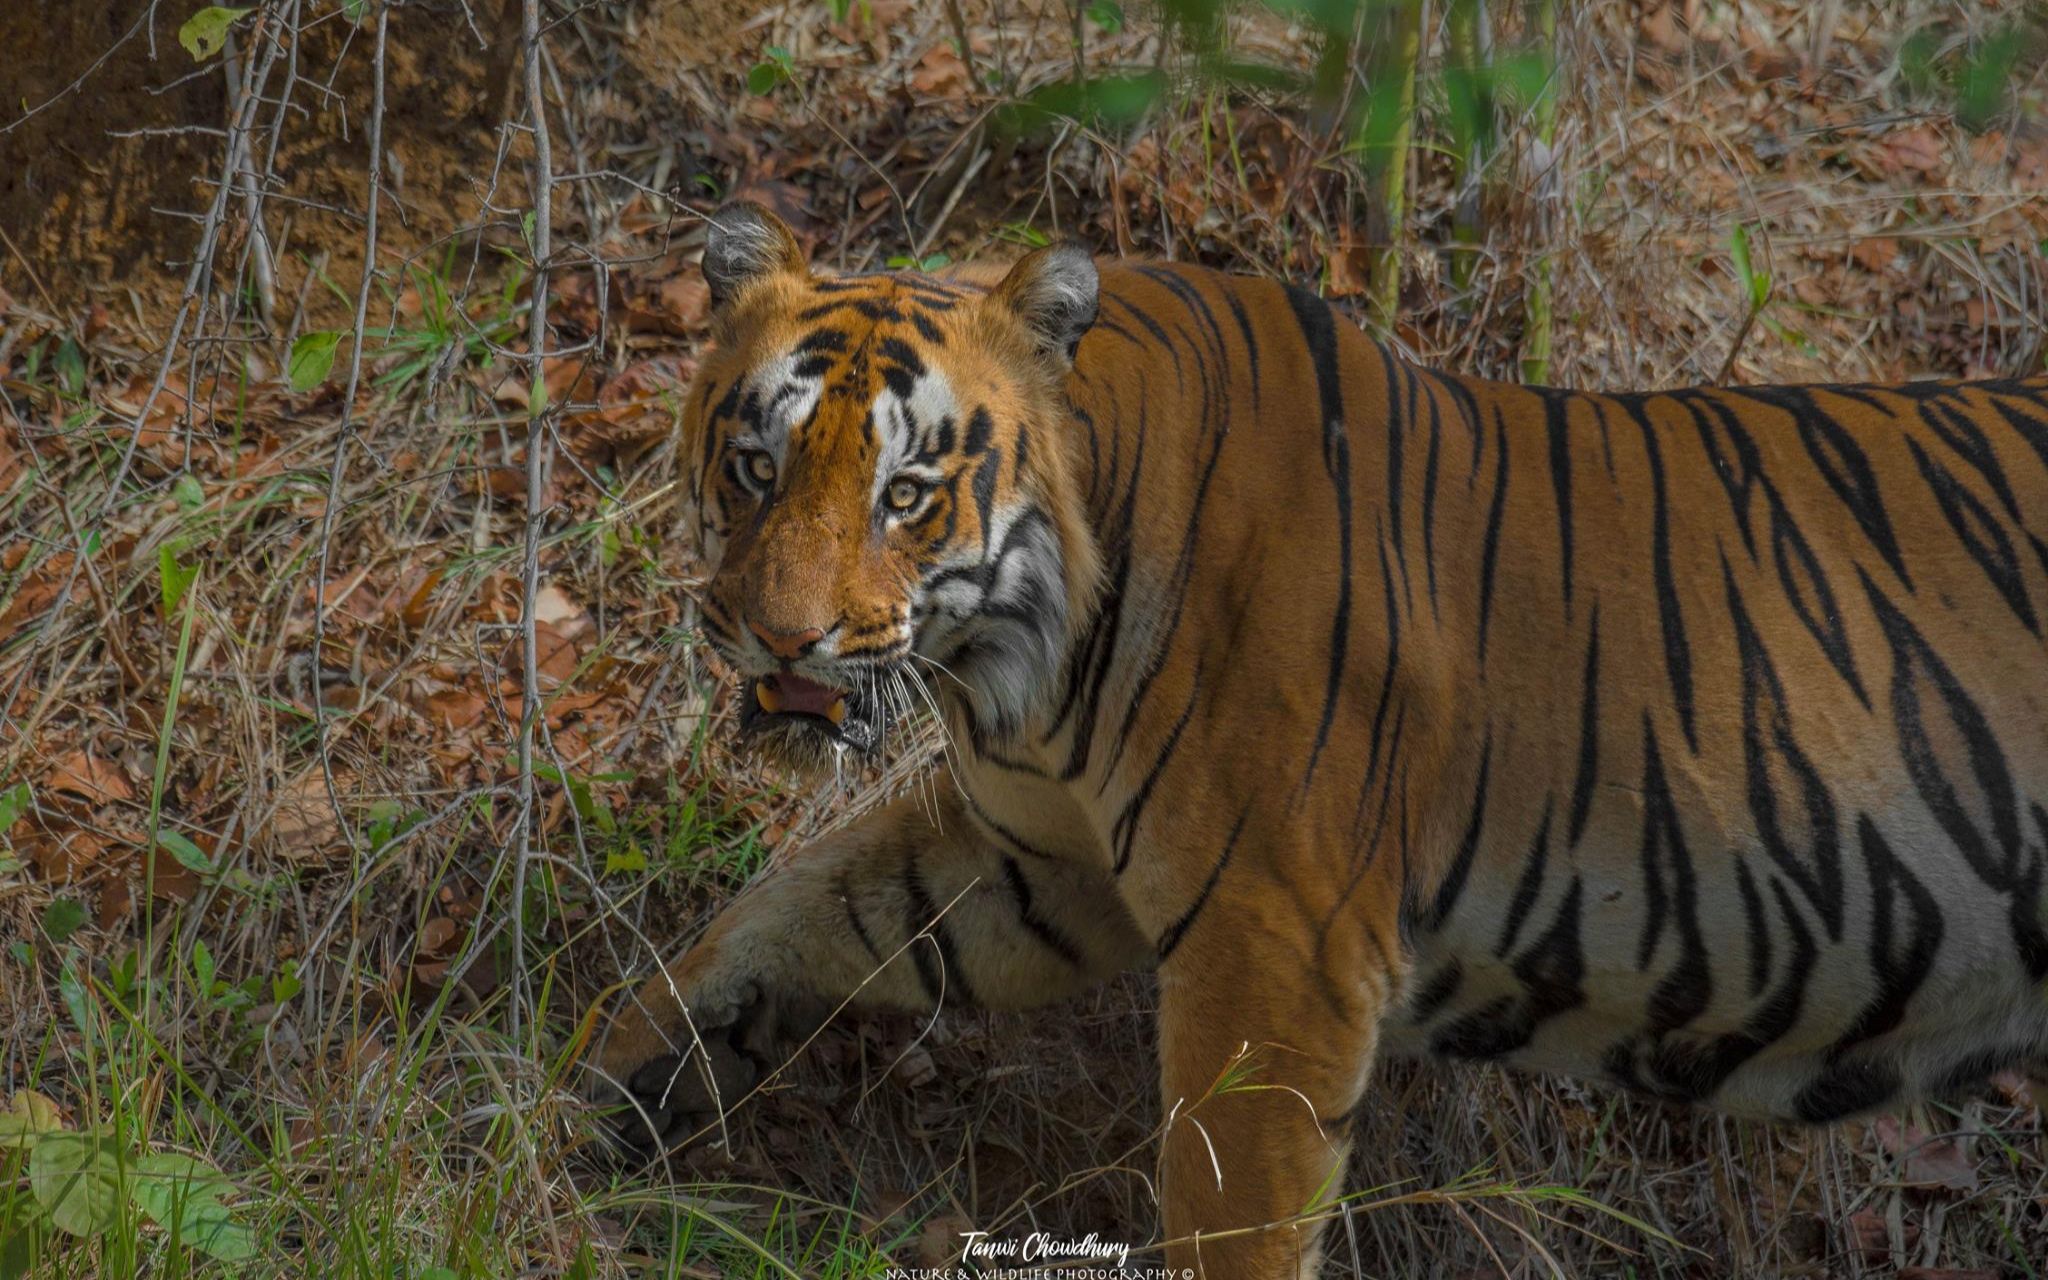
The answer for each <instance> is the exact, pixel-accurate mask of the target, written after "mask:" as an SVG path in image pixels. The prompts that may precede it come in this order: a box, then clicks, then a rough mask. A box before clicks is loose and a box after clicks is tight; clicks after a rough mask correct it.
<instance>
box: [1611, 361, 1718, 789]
mask: <svg viewBox="0 0 2048 1280" xmlns="http://www.w3.org/2000/svg"><path fill="white" fill-rule="evenodd" d="M1621 404H1622V405H1623V406H1624V407H1625V408H1626V409H1627V410H1628V411H1629V415H1630V416H1631V417H1633V418H1634V419H1635V421H1636V425H1637V426H1638V427H1639V428H1641V430H1642V435H1643V451H1644V453H1645V454H1647V455H1648V458H1649V463H1650V498H1651V514H1650V520H1651V524H1650V565H1651V572H1652V574H1653V575H1654V576H1655V578H1656V582H1657V620H1658V622H1659V623H1660V624H1661V625H1662V627H1663V631H1664V672H1665V675H1666V676H1667V677H1669V679H1670V681H1671V696H1672V701H1673V702H1674V703H1675V704H1676V706H1677V708H1678V723H1679V727H1680V728H1681V729H1683V730H1684V731H1685V744H1686V745H1687V746H1688V747H1690V748H1692V752H1693V754H1694V755H1698V754H1699V750H1700V743H1699V735H1698V731H1697V730H1696V729H1695V727H1694V724H1693V705H1692V645H1691V643H1690V642H1689V641H1688V640H1687V639H1686V636H1685V619H1684V617H1683V615H1682V614H1681V613H1680V612H1679V607H1678V580H1677V579H1676V578H1675V577H1673V576H1672V573H1671V509H1670V501H1669V499H1668V497H1667V496H1666V493H1665V486H1664V454H1663V450H1662V449H1661V448H1660V447H1659V445H1658V443H1657V427H1656V424H1655V423H1653V422H1651V421H1650V417H1649V413H1648V411H1647V410H1646V408H1645V407H1644V405H1643V404H1642V402H1641V401H1639V400H1635V399H1626V400H1622V401H1621Z"/></svg>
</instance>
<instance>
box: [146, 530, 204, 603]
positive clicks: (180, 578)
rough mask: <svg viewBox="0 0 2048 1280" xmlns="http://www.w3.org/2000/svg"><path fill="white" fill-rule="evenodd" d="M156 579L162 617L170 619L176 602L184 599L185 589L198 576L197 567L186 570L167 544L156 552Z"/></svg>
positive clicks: (173, 550) (176, 554)
mask: <svg viewBox="0 0 2048 1280" xmlns="http://www.w3.org/2000/svg"><path fill="white" fill-rule="evenodd" d="M156 567H157V577H158V580H159V583H160V585H161V586H162V588H163V602H164V616H165V617H166V618H168V617H170V616H171V615H172V614H173V613H176V612H177V611H178V602H179V601H180V600H183V599H184V598H185V591H186V588H188V587H190V586H191V585H192V580H193V579H194V578H197V577H198V576H199V566H198V565H196V564H195V565H193V566H192V567H191V568H189V569H188V568H186V567H185V566H184V565H181V564H179V563H178V553H177V551H176V550H175V549H174V548H173V547H171V546H170V545H169V544H168V543H167V544H165V545H164V546H161V547H158V548H157V552H156Z"/></svg>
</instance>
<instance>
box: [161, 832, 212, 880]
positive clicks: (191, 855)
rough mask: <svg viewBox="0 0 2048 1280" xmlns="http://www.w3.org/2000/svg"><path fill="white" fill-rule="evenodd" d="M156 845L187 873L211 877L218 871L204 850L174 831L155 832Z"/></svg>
mask: <svg viewBox="0 0 2048 1280" xmlns="http://www.w3.org/2000/svg"><path fill="white" fill-rule="evenodd" d="M156 844H157V848H159V849H164V850H168V851H169V853H170V855H171V856H172V857H173V858H176V859H177V860H178V865H180V866H182V867H184V868H185V869H186V870H187V871H196V872H198V873H199V874H200V875H212V874H213V873H214V872H215V871H217V870H219V868H218V867H216V866H214V863H213V859H212V858H209V857H207V856H206V850H204V849H202V848H200V847H199V846H198V845H196V844H193V843H192V841H191V840H190V839H189V838H187V837H185V836H182V835H180V834H178V833H177V832H175V831H159V832H157V833H156Z"/></svg>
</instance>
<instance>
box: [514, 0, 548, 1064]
mask: <svg viewBox="0 0 2048 1280" xmlns="http://www.w3.org/2000/svg"><path fill="white" fill-rule="evenodd" d="M540 5H541V0H523V5H522V9H521V30H520V40H521V42H522V45H523V48H522V56H523V57H524V59H525V63H526V118H527V125H528V127H529V128H530V129H531V130H532V132H533V236H532V239H533V291H532V299H533V301H532V304H531V308H530V310H529V311H528V313H527V361H528V365H529V367H530V368H531V370H532V375H533V381H532V384H531V385H532V388H533V389H532V391H531V392H530V393H529V395H528V396H527V402H526V403H527V419H526V555H525V561H524V566H523V568H522V571H521V573H520V602H519V644H520V661H521V665H522V671H521V676H522V681H521V683H522V684H523V685H524V688H522V689H521V690H520V695H519V748H518V759H519V766H518V767H519V778H518V783H517V786H518V796H519V808H518V812H519V832H518V835H517V836H516V837H515V839H516V841H517V845H516V850H515V852H514V855H513V858H514V861H513V864H512V1001H511V1010H510V1013H511V1017H510V1025H511V1038H512V1041H513V1043H515V1044H516V1043H518V1041H519V1038H520V1031H521V1027H522V1021H521V1019H522V1018H523V1017H524V1013H525V1004H526V974H525V967H524V966H525V943H526V933H525V919H526V874H527V869H528V867H529V865H530V864H531V863H532V861H533V858H534V853H535V847H534V837H535V834H536V832H537V830H538V828H539V823H540V813H539V806H538V805H537V804H536V803H535V786H534V776H533V742H534V729H535V726H536V724H538V722H539V720H540V708H541V699H540V640H539V637H538V634H537V632H536V628H535V622H536V619H535V617H534V605H535V602H536V601H537V600H538V599H539V597H540V533H541V516H542V512H541V497H542V494H543V493H544V492H545V490H546V487H547V460H548V431H547V414H548V412H549V410H550V406H549V405H548V403H547V397H546V390H545V389H546V387H547V380H546V360H547V342H548V259H549V257H550V255H551V254H552V253H553V251H554V245H553V240H554V219H553V216H552V215H553V196H554V170H555V164H554V149H553V145H552V143H551V142H550V140H549V137H548V113H547V99H546V97H545V96H544V95H543V93H542V65H541V64H542V57H543V51H542V49H541V40H540V32H541V23H540ZM541 852H543V853H544V852H545V850H544V849H543V850H542V851H541Z"/></svg>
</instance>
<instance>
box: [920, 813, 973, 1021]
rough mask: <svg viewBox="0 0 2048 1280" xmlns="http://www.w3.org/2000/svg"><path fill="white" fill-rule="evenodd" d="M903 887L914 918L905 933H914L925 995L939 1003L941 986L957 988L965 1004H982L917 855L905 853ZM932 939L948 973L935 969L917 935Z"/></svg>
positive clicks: (933, 1001) (943, 987) (947, 988)
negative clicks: (926, 884) (928, 888)
mask: <svg viewBox="0 0 2048 1280" xmlns="http://www.w3.org/2000/svg"><path fill="white" fill-rule="evenodd" d="M903 889H904V892H905V894H907V895H908V897H909V899H910V910H911V914H912V916H913V917H914V920H913V922H912V923H911V925H910V927H909V929H908V930H906V932H908V933H909V934H910V935H911V938H912V941H911V943H910V954H911V956H912V957H913V958H914V959H915V960H916V962H917V978H918V982H919V983H920V984H921V985H922V986H923V987H924V991H925V996H926V997H927V998H928V999H930V1000H931V1002H932V1003H933V1004H935V1005H936V1004H937V1003H938V1002H939V993H940V991H941V990H942V989H944V990H948V991H956V992H958V993H959V998H960V1000H961V1002H962V1003H963V1004H969V1005H975V1004H980V1003H981V1002H980V1001H979V1000H976V999H975V998H974V986H973V984H971V983H970V982H968V981H967V969H966V966H964V965H962V964H961V963H960V953H959V951H958V950H957V949H956V948H955V947H954V946H953V932H952V929H951V928H950V926H949V925H948V924H947V922H946V918H945V917H944V916H941V915H940V914H939V909H938V905H937V904H936V903H934V902H933V901H932V899H931V895H930V894H928V893H926V892H925V888H924V883H923V881H922V880H920V879H919V878H918V874H917V854H916V853H915V852H914V851H913V852H909V853H906V854H905V855H904V857H903ZM920 934H921V935H924V936H926V937H929V938H931V940H932V941H933V942H934V943H935V944H937V946H938V951H939V959H940V960H942V961H943V962H944V963H945V972H944V973H943V974H940V973H938V972H936V971H935V970H936V966H934V965H933V963H932V955H931V952H930V951H928V950H926V949H925V948H923V947H920V946H918V945H917V942H916V938H917V936H918V935H920Z"/></svg>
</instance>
